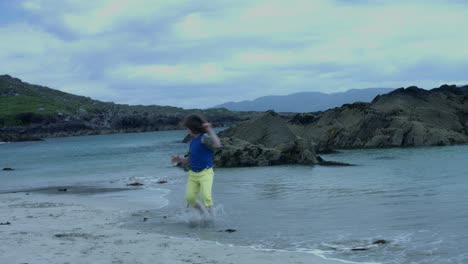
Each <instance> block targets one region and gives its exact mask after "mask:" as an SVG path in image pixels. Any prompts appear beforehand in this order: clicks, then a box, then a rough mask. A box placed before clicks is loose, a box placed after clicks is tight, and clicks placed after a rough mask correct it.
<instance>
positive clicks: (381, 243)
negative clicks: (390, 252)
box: [372, 239, 387, 245]
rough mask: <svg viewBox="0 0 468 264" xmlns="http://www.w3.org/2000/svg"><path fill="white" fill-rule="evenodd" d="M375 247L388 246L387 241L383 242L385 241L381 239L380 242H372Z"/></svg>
mask: <svg viewBox="0 0 468 264" xmlns="http://www.w3.org/2000/svg"><path fill="white" fill-rule="evenodd" d="M372 244H373V245H383V244H387V241H386V240H383V239H379V240H376V241H374V242H372Z"/></svg>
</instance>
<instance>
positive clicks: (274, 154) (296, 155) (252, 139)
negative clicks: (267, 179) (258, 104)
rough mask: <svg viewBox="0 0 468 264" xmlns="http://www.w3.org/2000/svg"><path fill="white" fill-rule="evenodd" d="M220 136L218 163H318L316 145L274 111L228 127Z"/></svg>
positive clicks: (225, 164)
mask: <svg viewBox="0 0 468 264" xmlns="http://www.w3.org/2000/svg"><path fill="white" fill-rule="evenodd" d="M221 137H222V144H223V147H222V148H221V149H219V150H218V151H217V152H216V153H215V164H216V165H217V166H219V167H240V166H267V165H280V164H316V163H318V161H317V158H316V155H315V148H314V145H313V144H312V143H311V142H310V141H309V140H305V139H302V138H300V137H297V136H295V135H294V134H293V133H292V132H291V130H290V129H289V128H288V125H287V123H286V121H285V120H284V119H282V118H281V117H279V116H278V115H277V114H275V113H273V112H267V113H265V114H264V115H263V116H261V117H260V118H258V119H255V120H251V121H246V122H243V123H240V124H239V125H238V126H236V127H234V128H230V129H228V130H225V131H223V132H222V133H221Z"/></svg>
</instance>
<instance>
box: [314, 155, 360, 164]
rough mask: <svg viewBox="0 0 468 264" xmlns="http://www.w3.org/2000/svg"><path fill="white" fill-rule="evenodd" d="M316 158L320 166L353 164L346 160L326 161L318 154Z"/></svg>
mask: <svg viewBox="0 0 468 264" xmlns="http://www.w3.org/2000/svg"><path fill="white" fill-rule="evenodd" d="M317 160H318V165H320V166H355V165H354V164H350V163H346V162H339V161H327V160H324V159H323V158H322V157H320V156H317Z"/></svg>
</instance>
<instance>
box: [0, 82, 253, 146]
mask: <svg viewBox="0 0 468 264" xmlns="http://www.w3.org/2000/svg"><path fill="white" fill-rule="evenodd" d="M189 113H201V114H203V115H205V116H206V117H207V118H208V120H210V122H212V123H214V125H216V126H223V125H229V124H231V123H236V122H239V121H243V120H246V119H250V118H251V117H252V116H255V115H256V113H255V112H247V113H246V112H242V113H240V112H232V111H229V110H226V109H223V108H215V109H208V110H200V109H182V108H178V107H171V106H157V105H151V106H142V105H124V104H115V103H112V102H101V101H97V100H93V99H91V98H89V97H84V96H77V95H73V94H69V93H65V92H61V91H58V90H54V89H51V88H48V87H44V86H40V85H33V84H29V83H26V82H23V81H21V80H20V79H17V78H13V77H11V76H9V75H0V141H9V140H15V139H21V138H24V137H30V136H36V137H54V136H68V135H83V134H100V133H116V132H142V131H157V130H169V129H178V128H180V127H179V123H180V121H181V120H182V118H183V117H184V116H185V115H187V114H189Z"/></svg>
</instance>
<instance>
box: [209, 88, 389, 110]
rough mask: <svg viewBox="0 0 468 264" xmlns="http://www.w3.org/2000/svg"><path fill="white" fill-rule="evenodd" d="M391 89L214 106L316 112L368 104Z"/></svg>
mask: <svg viewBox="0 0 468 264" xmlns="http://www.w3.org/2000/svg"><path fill="white" fill-rule="evenodd" d="M393 90H394V89H393V88H367V89H351V90H348V91H346V92H340V93H332V94H326V93H320V92H302V93H294V94H290V95H284V96H264V97H260V98H257V99H255V100H252V101H241V102H227V103H224V104H220V105H217V106H215V107H216V108H218V107H219V108H226V109H228V110H231V111H267V110H274V111H276V112H299V113H300V112H316V111H323V110H327V109H330V108H334V107H339V106H342V105H343V104H349V103H354V102H370V101H372V99H374V97H376V96H377V95H379V94H386V93H389V92H391V91H393Z"/></svg>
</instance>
